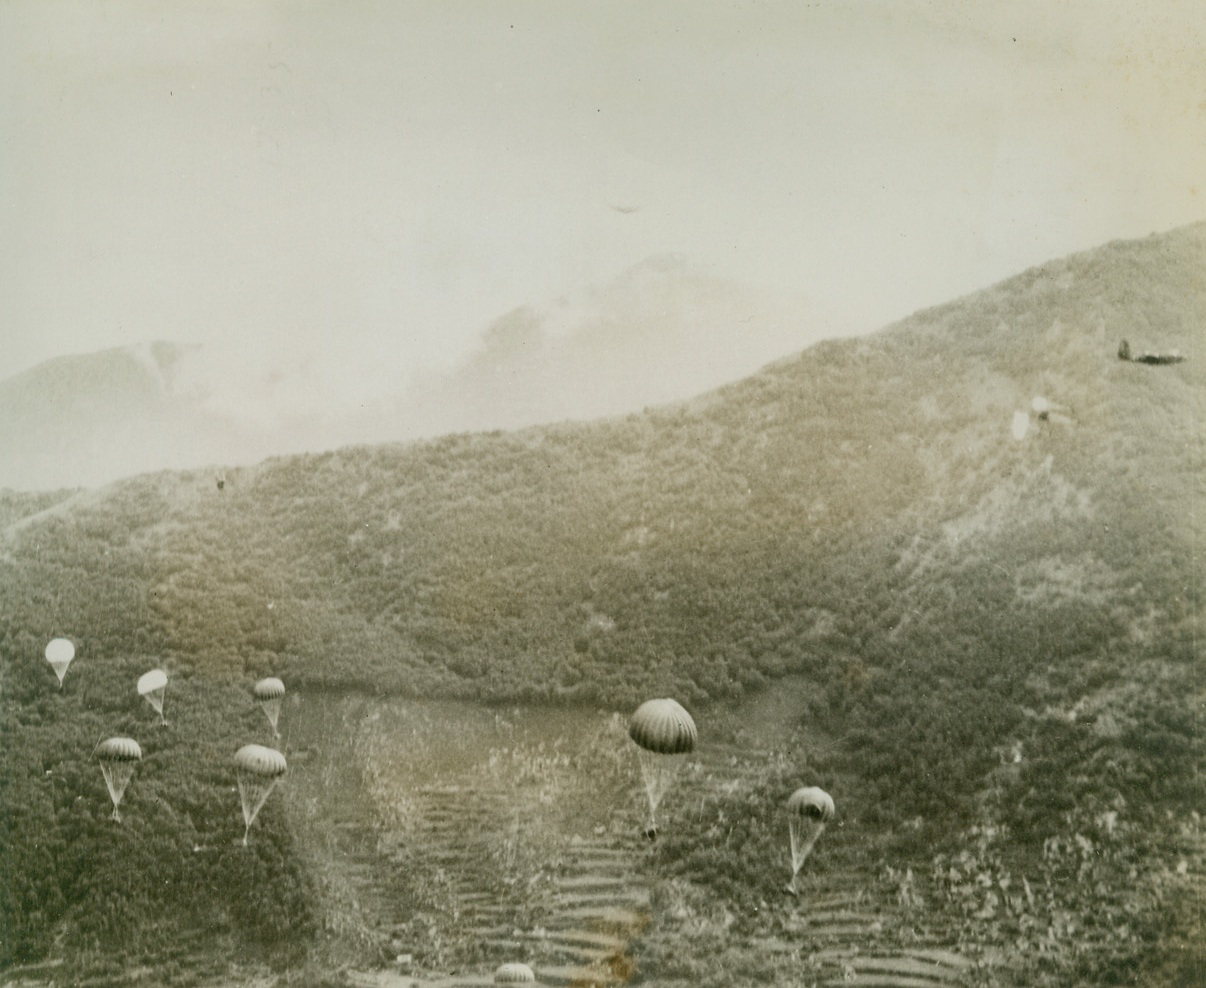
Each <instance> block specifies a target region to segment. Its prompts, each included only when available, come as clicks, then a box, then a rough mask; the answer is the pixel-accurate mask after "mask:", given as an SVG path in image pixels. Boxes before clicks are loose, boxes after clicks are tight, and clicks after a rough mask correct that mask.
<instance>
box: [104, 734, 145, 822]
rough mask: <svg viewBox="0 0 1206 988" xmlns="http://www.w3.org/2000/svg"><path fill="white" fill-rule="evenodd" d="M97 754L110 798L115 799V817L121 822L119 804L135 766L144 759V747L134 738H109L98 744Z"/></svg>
mask: <svg viewBox="0 0 1206 988" xmlns="http://www.w3.org/2000/svg"><path fill="white" fill-rule="evenodd" d="M95 755H96V757H97V760H98V761H99V762H100V767H101V773H102V774H103V775H104V777H105V785H106V786H108V787H109V798H110V799H111V800H113V819H114V820H116V821H117V822H118V823H121V813H120V812H119V811H118V806H120V805H121V798H122V796H124V795H125V793H126V786H128V785H129V784H130V779H131V777H132V776H133V775H134V768H135V766H137V765H138V763H139V762H140V761H142V748H140V747H139V746H138V742H137V741H135V740H134V739H133V738H109V739H108V740H105V741H102V742H101V743H100V744H98V745H97V746H96V751H95Z"/></svg>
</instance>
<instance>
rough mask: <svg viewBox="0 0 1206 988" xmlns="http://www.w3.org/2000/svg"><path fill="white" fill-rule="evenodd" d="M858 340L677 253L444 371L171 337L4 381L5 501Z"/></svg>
mask: <svg viewBox="0 0 1206 988" xmlns="http://www.w3.org/2000/svg"><path fill="white" fill-rule="evenodd" d="M864 328H870V327H864ZM851 329H852V327H850V326H847V325H844V324H843V323H842V322H841V321H840V320H839V319H837V318H836V317H834V316H832V315H828V314H826V313H825V312H823V311H821V310H820V309H819V307H818V306H816V305H813V304H811V303H810V302H808V300H807V299H804V298H801V299H798V300H795V301H794V302H790V303H789V302H788V301H786V300H778V299H772V298H770V297H768V296H767V295H766V294H765V293H761V292H759V291H757V290H755V289H753V288H750V287H747V286H744V285H741V284H738V283H736V282H732V281H728V280H725V279H722V278H720V277H716V276H714V275H711V274H708V273H707V272H705V271H702V270H699V269H697V268H696V267H693V266H692V265H691V264H690V263H689V262H687V261H686V260H684V259H683V258H682V257H680V256H677V255H663V256H658V257H652V258H649V259H647V260H646V261H644V262H642V263H641V264H638V265H636V266H634V267H632V268H630V269H629V270H627V271H625V272H623V273H621V274H620V275H618V276H617V277H615V278H614V279H612V280H610V281H607V282H604V283H602V284H600V285H596V286H593V287H590V288H587V289H585V290H582V291H579V292H576V293H571V294H569V295H566V296H562V297H560V298H557V299H555V300H553V301H551V302H549V303H546V304H540V305H535V304H534V305H527V306H523V307H521V308H518V309H515V310H513V311H511V312H508V313H505V314H503V315H501V316H499V318H497V319H496V320H495V321H494V322H493V323H492V324H491V325H489V326H487V327H486V328H485V329H484V330H483V332H482V334H481V336H480V338H479V341H478V345H477V348H476V350H475V351H474V352H472V353H470V354H468V355H467V356H465V357H463V358H462V359H461V360H460V361H459V362H456V363H453V364H452V365H450V366H446V367H415V366H406V365H404V364H399V365H398V366H389V365H388V364H387V363H386V364H383V365H382V366H376V367H365V366H360V365H354V364H352V363H350V360H349V359H345V354H344V350H343V348H342V347H341V344H340V334H339V333H338V332H337V331H336V330H332V333H331V336H330V341H329V346H328V347H327V348H326V349H325V350H324V351H323V352H322V353H318V354H316V353H304V352H301V351H289V350H280V351H276V352H270V353H265V352H263V351H256V350H255V349H254V348H253V347H252V346H251V345H250V344H248V345H247V347H246V349H243V350H239V349H238V348H237V347H231V346H226V347H223V346H221V345H209V346H202V345H190V344H187V343H181V342H178V341H175V340H173V337H172V327H170V326H164V327H163V328H162V332H161V334H160V335H159V338H158V339H157V340H156V341H154V342H147V343H144V344H142V345H138V346H128V347H118V348H113V349H108V350H103V351H100V352H97V353H90V354H69V355H63V356H61V357H59V358H56V359H53V360H49V361H46V362H44V363H42V364H39V365H37V366H36V367H33V368H30V369H29V370H27V371H24V372H22V373H20V374H17V375H14V376H12V377H9V378H7V379H5V380H3V381H0V421H3V422H4V428H3V429H2V430H0V487H11V488H15V489H18V490H44V489H52V488H59V487H77V486H95V485H98V484H103V483H106V482H109V481H112V480H115V479H117V478H119V477H123V476H128V475H131V474H136V473H140V472H144V471H148V470H157V469H165V468H195V467H205V466H208V465H212V466H214V468H215V469H217V470H220V469H221V468H222V467H224V466H227V465H241V464H249V463H252V462H255V461H257V460H260V459H263V458H264V457H267V456H273V455H283V454H289V453H298V452H315V451H322V450H325V449H331V448H335V447H338V446H342V445H349V444H357V443H366V442H368V443H375V442H392V441H399V440H407V439H413V438H418V437H423V436H433V435H439V434H443V433H449V432H458V431H479V430H489V429H497V428H516V427H521V426H526V425H533V424H537V423H542V422H556V421H562V420H570V419H589V418H595V417H599V416H607V415H614V414H622V413H625V412H629V411H635V410H639V409H641V408H642V407H644V406H646V405H656V404H660V403H664V402H668V401H674V400H678V399H683V398H687V397H690V396H692V395H694V394H697V393H699V392H701V391H704V390H707V389H709V388H712V387H715V386H717V385H720V384H723V383H726V382H728V381H731V380H735V379H736V378H738V377H740V376H742V375H743V374H746V373H750V372H751V371H753V370H755V369H757V368H758V367H759V366H761V365H762V364H765V363H766V362H768V361H771V360H773V359H776V358H778V357H781V356H784V355H787V354H789V353H792V352H795V351H798V350H799V349H801V348H802V347H804V346H806V345H808V344H810V343H812V342H815V341H817V340H819V339H821V338H827V337H831V336H837V335H848V334H849V332H850V331H851ZM405 332H406V330H405V329H404V328H402V327H400V328H399V338H400V340H401V339H402V337H403V336H404V334H405ZM404 349H405V348H404V347H403V346H401V345H400V346H399V352H400V353H401V352H403V351H404Z"/></svg>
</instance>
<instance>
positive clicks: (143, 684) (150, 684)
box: [138, 669, 168, 724]
mask: <svg viewBox="0 0 1206 988" xmlns="http://www.w3.org/2000/svg"><path fill="white" fill-rule="evenodd" d="M167 682H168V678H167V673H166V672H164V671H163V670H162V669H152V670H151V671H150V672H145V673H143V674H142V675H141V676H139V677H138V695H139V696H141V697H142V698H143V699H145V700H146V701H147V703H149V704H150V705H151V706H152V707H154V708H155V712H156V713H157V714H159V723H160V724H166V723H167V721H166V720H164V718H163V695H164V693H165V692H166V691H167Z"/></svg>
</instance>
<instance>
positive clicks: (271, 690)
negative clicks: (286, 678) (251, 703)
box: [252, 676, 285, 701]
mask: <svg viewBox="0 0 1206 988" xmlns="http://www.w3.org/2000/svg"><path fill="white" fill-rule="evenodd" d="M252 692H253V693H254V695H255V698H256V699H257V700H261V701H262V700H279V699H280V698H281V697H282V696H284V695H285V684H284V683H282V682H281V681H280V680H279V679H277V678H275V677H274V676H269V677H268V678H267V679H261V680H260V681H259V682H258V683H256V684H255V688H254V689H253V691H252Z"/></svg>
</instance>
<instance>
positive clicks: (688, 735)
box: [628, 699, 697, 755]
mask: <svg viewBox="0 0 1206 988" xmlns="http://www.w3.org/2000/svg"><path fill="white" fill-rule="evenodd" d="M628 736H629V737H630V738H632V740H633V741H635V742H636V743H637V744H638V745H640V746H641V747H642V748H644V749H645V750H646V751H652V752H654V753H656V754H659V755H683V754H686V753H687V752H689V751H694V750H695V740H696V737H697V732H696V730H695V721H693V720H692V719H691V715H690V714H689V713H687V711H686V710H684V709H683V708H682V707H681V706H680V705H679V703H678V702H677V701H676V700H669V699H662V700H646V701H645V702H644V703H642V704H641V705H640V706H639V707H637V709H636V713H634V714H633V715H632V720H630V721H629V722H628Z"/></svg>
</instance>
